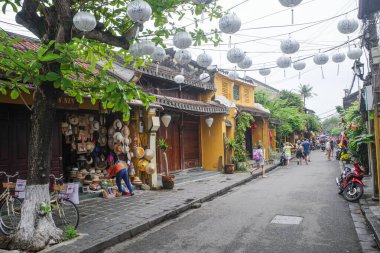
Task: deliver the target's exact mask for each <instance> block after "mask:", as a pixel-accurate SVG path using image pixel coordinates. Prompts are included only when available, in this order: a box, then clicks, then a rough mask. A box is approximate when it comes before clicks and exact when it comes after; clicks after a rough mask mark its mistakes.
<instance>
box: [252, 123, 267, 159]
mask: <svg viewBox="0 0 380 253" xmlns="http://www.w3.org/2000/svg"><path fill="white" fill-rule="evenodd" d="M263 120H264V121H263ZM255 123H256V125H257V128H256V129H255V130H253V132H252V144H253V146H254V147H256V146H257V145H259V144H261V145H262V146H263V147H264V148H265V156H266V159H268V158H269V134H268V126H269V122H268V119H267V118H261V117H255Z"/></svg>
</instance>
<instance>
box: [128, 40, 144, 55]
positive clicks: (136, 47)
mask: <svg viewBox="0 0 380 253" xmlns="http://www.w3.org/2000/svg"><path fill="white" fill-rule="evenodd" d="M129 53H130V54H131V55H132V56H133V57H141V56H143V53H142V50H141V44H140V43H139V42H135V43H133V44H132V45H131V46H130V47H129Z"/></svg>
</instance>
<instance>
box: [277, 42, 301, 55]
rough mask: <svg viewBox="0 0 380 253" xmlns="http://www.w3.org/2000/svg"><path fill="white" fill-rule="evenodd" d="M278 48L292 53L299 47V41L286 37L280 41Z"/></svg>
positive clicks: (285, 52) (286, 52)
mask: <svg viewBox="0 0 380 253" xmlns="http://www.w3.org/2000/svg"><path fill="white" fill-rule="evenodd" d="M280 48H281V51H282V52H283V53H284V54H294V53H296V52H297V51H298V50H299V49H300V43H298V41H296V40H295V39H292V38H288V39H286V40H282V41H281V46H280Z"/></svg>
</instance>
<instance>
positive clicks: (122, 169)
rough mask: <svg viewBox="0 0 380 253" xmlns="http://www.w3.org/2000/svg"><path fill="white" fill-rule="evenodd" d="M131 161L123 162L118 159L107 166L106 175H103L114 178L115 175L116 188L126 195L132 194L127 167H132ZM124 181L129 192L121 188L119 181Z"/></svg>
mask: <svg viewBox="0 0 380 253" xmlns="http://www.w3.org/2000/svg"><path fill="white" fill-rule="evenodd" d="M132 166H133V165H132V163H131V162H130V161H128V164H127V163H123V162H120V161H117V162H116V163H115V164H114V165H112V166H111V167H109V168H108V171H107V175H105V178H114V177H116V185H117V189H118V191H119V192H120V193H122V194H123V195H127V196H133V195H134V193H133V190H132V185H131V181H130V180H129V173H128V168H127V167H132ZM122 180H123V181H124V183H125V185H126V186H127V188H128V191H129V192H126V191H124V190H123V187H122V186H121V181H122Z"/></svg>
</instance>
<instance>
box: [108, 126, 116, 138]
mask: <svg viewBox="0 0 380 253" xmlns="http://www.w3.org/2000/svg"><path fill="white" fill-rule="evenodd" d="M114 134H115V128H113V127H110V128H108V136H109V137H113V135H114Z"/></svg>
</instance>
